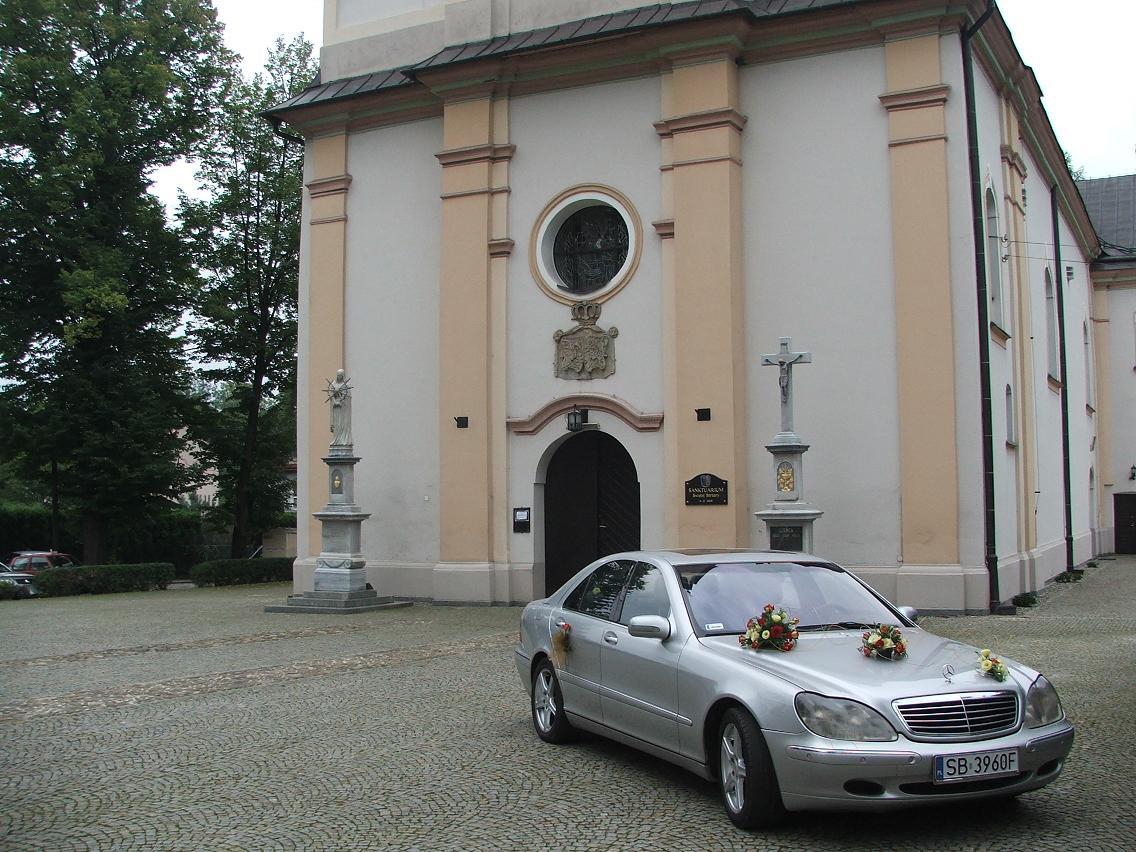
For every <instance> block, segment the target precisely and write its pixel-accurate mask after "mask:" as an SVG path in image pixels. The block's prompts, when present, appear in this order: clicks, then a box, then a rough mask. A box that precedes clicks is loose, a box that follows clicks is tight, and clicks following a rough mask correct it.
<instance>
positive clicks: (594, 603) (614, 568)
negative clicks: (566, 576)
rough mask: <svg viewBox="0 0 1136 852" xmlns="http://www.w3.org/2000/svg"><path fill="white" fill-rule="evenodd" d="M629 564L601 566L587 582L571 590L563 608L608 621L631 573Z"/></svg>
mask: <svg viewBox="0 0 1136 852" xmlns="http://www.w3.org/2000/svg"><path fill="white" fill-rule="evenodd" d="M631 564H632V563H630V562H625V561H613V562H608V563H607V564H606V565H601V566H600V567H599V568H597V569H596V570H595V571H593V572H592V573H591V575H590V576H589V577H588V579H587V580H585V581H584V582H583V583H581V584H580V585H579V586H577V587H576V588H575V589H573V590H572V593H571V594H570V595H569V596H568V598H567V599H566V600H565V601H564V606H565V607H566V608H567V609H574V610H576V611H577V612H582V613H584V614H585V615H592V616H595V617H596V618H604V619H608V620H610V619H611V609H612V606H613V605H614V604H615V602H616V601H617V600H618V599H619V595H620V593H621V592H622V591H623V584H624V583H626V582H627V575H628V574H629V573H631Z"/></svg>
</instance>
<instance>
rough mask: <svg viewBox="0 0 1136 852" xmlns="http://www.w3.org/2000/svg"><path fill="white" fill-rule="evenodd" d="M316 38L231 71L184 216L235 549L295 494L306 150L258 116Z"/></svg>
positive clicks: (309, 62) (311, 70)
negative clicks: (248, 72) (257, 69)
mask: <svg viewBox="0 0 1136 852" xmlns="http://www.w3.org/2000/svg"><path fill="white" fill-rule="evenodd" d="M316 70H317V69H316V62H315V59H314V58H313V55H312V45H311V44H309V43H308V42H307V41H305V40H304V39H303V38H302V37H297V38H295V39H293V40H292V41H290V42H285V41H283V40H282V39H277V41H276V45H275V47H274V48H273V49H272V50H271V51H270V53H269V57H268V61H267V63H266V65H265V71H264V72H263V73H261V74H256V75H255V76H253V77H252V78H251V79H243V78H241V77H240V76H234V77H233V78H231V79H230V80H229V82H228V84H227V86H226V92H225V99H224V104H225V105H224V107H223V108H222V109H221V110H220V111H219V112H218V113H217V115H216V116H215V121H214V123H213V125H212V131H211V135H210V140H209V146H208V148H207V150H206V152H205V153H204V154H203V155H202V157H201V160H200V168H199V172H198V180H199V182H200V184H201V185H202V186H203V187H204V188H205V189H206V190H207V195H206V197H205V198H204V199H202V200H190V199H188V198H184V197H183V199H182V203H181V207H180V211H179V216H180V218H181V220H182V222H183V226H184V229H185V232H186V235H187V239H188V241H189V244H190V246H191V247H192V250H193V256H194V260H195V263H196V265H197V269H198V273H199V276H200V280H199V288H198V290H197V295H196V298H195V299H194V302H193V317H192V321H191V322H190V326H189V327H190V332H189V333H190V337H191V339H192V342H193V346H194V348H195V350H196V353H197V356H198V358H199V359H200V360H201V361H202V362H203V363H205V364H207V365H209V366H208V367H207V368H206V369H204V370H203V374H204V376H205V377H206V378H207V379H208V380H210V381H213V382H220V383H223V389H224V393H223V394H222V395H221V398H220V399H219V400H218V404H216V405H214V406H213V408H214V412H213V414H212V415H211V416H210V417H209V419H208V420H207V421H205V422H204V423H203V424H202V428H200V429H199V430H198V433H197V434H198V435H199V437H200V440H201V443H202V445H203V446H204V447H205V449H206V451H207V455H208V458H209V461H210V462H211V463H212V464H214V465H215V466H216V469H217V478H218V486H219V491H218V496H219V511H220V515H221V516H222V519H223V520H224V521H225V522H228V523H231V524H232V525H233V538H232V551H231V552H232V555H233V556H234V557H240V556H244V555H247V552H248V551H249V550H250V549H251V548H252V547H253V546H255V544H256V543H257V542H258V540H259V534H260V533H261V532H262V531H263V530H264V529H266V528H267V527H269V526H272V525H273V524H274V523H275V519H276V518H277V517H278V515H279V512H280V510H281V509H283V508H284V507H285V504H286V501H287V499H288V498H289V497H290V495H291V486H290V485H289V484H288V482H287V481H286V479H285V477H284V467H285V465H286V464H287V463H288V462H289V461H290V460H291V458H292V457H293V454H294V452H295V437H294V436H295V365H296V362H295V358H296V313H297V286H298V280H299V253H300V203H301V198H302V193H303V185H302V173H303V148H302V147H301V146H299V145H297V144H295V143H294V142H289V141H287V140H285V139H284V138H282V137H281V136H278V135H276V134H275V133H274V132H273V129H272V127H271V125H270V124H269V123H268V122H267V121H266V120H265V119H264V118H263V117H262V115H261V113H262V112H263V111H264V110H266V109H268V108H269V107H271V106H274V105H276V104H279V103H281V102H282V101H284V100H287V99H288V98H290V97H291V96H292V95H294V94H296V93H297V92H299V91H300V90H302V89H303V88H304V87H305V86H306V85H308V83H310V82H311V80H312V79H313V77H314V76H315V74H316Z"/></svg>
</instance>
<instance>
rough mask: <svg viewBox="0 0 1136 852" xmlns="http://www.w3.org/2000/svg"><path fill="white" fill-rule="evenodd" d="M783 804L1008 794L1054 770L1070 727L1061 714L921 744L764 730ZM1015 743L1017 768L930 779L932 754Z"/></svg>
mask: <svg viewBox="0 0 1136 852" xmlns="http://www.w3.org/2000/svg"><path fill="white" fill-rule="evenodd" d="M764 733H765V738H766V742H767V743H768V745H769V751H770V753H771V755H772V756H773V759H774V764H775V766H776V770H777V780H778V782H779V784H780V786H781V797H782V799H783V800H784V802H785V807H786V808H787V809H788V810H791V811H797V810H814V809H818V810H819V809H823V810H867V811H872V810H888V809H891V808H895V807H903V806H905V805H919V804H929V803H934V802H947V801H951V802H956V801H965V800H968V799H988V798H994V797H999V796H1012V795H1016V794H1018V793H1024V792H1027V791H1029V790H1036V789H1037V788H1039V787H1044V786H1045V785H1046V784H1048V783H1049V782H1051V781H1053V780H1054V779H1055V778H1057V776H1058V775H1060V774H1061V769H1062V768H1063V767H1064V764H1065V758H1066V757H1067V756H1068V754H1069V751H1070V749H1071V748H1072V747H1073V726H1072V725H1071V724H1069V723H1068V722H1067V721H1065V720H1062V721H1060V722H1055V723H1054V724H1052V725H1046V726H1044V727H1041V728H1032V729H1027V728H1021V729H1020V730H1018V731H1017V732H1015V733H1013V734H1010V735H1008V736H1004V737H997V738H995V739H990V740H982V741H979V742H965V743H958V742H955V743H925V742H915V741H913V740H907V739H905V738H903V737H900V738H899V740H897V741H895V742H890V743H841V744H839V745H837V744H835V743H834V742H833V741H832V740H826V739H823V738H821V737H814V736H811V735H810V736H804V737H803V736H801V735H800V734H786V733H782V732H779V731H765V732H764ZM1008 748H1016V749H1017V750H1018V772H1017V774H1016V775H1012V776H1004V777H1000V778H986V779H981V780H971V781H960V782H955V783H951V784H935V783H934V782H933V780H932V778H933V772H934V763H935V757H937V756H939V755H949V754H968V753H975V754H976V753H979V752H985V751H995V750H1001V749H1008Z"/></svg>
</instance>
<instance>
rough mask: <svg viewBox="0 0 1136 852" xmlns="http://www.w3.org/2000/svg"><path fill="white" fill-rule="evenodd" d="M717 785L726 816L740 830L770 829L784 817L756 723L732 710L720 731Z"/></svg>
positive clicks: (774, 777) (724, 719) (767, 753)
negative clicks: (719, 788) (720, 792)
mask: <svg viewBox="0 0 1136 852" xmlns="http://www.w3.org/2000/svg"><path fill="white" fill-rule="evenodd" d="M718 756H719V767H718V781H719V783H720V785H721V788H722V802H723V803H724V804H725V806H726V813H727V814H728V815H729V817H730V820H731V821H732V822H733V823H734V825H736V826H738V827H739V828H769V827H771V826H774V825H776V824H777V823H778V822H780V821H781V820H782V819H783V818H784V817H785V805H784V804H783V803H782V801H781V789H780V787H779V786H778V785H777V775H776V773H775V772H774V771H773V760H772V759H771V758H770V756H769V748H768V747H767V746H766V745H765V737H763V736H762V735H761V729H760V728H758V726H757V722H755V721H754V718H753V717H752V716H751V715H750V714H749V713H747V712H746V711H745V710H742V709H740V708H737V707H735V708H733V709H731V710H727V711H726V714H725V715H724V716H723V717H722V724H721V726H720V727H719V729H718Z"/></svg>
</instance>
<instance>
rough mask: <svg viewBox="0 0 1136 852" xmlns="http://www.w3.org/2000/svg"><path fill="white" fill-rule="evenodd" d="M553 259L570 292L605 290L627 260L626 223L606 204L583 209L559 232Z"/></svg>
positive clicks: (555, 239)
mask: <svg viewBox="0 0 1136 852" xmlns="http://www.w3.org/2000/svg"><path fill="white" fill-rule="evenodd" d="M552 259H553V263H554V265H555V268H556V274H557V275H558V276H559V277H560V280H561V282H562V283H563V286H564V289H566V290H567V291H568V292H569V293H574V294H580V295H583V294H585V293H594V292H595V291H596V290H600V289H603V288H604V287H606V286H607V285H608V284H610V283H611V279H613V278H615V276H616V275H618V274H619V270H620V269H622V268H623V263H624V261H626V260H627V223H626V222H624V221H623V217H622V216H620V215H619V213H617V212H616V211H615V208H613V207H608V206H607V205H606V204H593V205H591V206H590V207H582V208H580V209H579V210H577V211H576V212H575V213H573V214H572V215H571V216H569V217H568V218H567V219H565V220H564V224H562V225H561V226H560V229H559V230H558V231H557V232H556V236H555V237H554V238H553V241H552Z"/></svg>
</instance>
